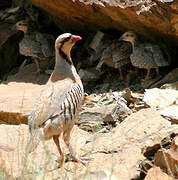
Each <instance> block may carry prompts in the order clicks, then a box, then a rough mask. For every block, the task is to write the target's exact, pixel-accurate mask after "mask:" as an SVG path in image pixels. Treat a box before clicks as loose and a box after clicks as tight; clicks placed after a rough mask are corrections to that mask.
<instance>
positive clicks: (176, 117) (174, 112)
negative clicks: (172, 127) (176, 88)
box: [159, 104, 178, 124]
mask: <svg viewBox="0 0 178 180" xmlns="http://www.w3.org/2000/svg"><path fill="white" fill-rule="evenodd" d="M159 113H160V114H161V115H162V116H164V117H165V118H166V119H168V120H170V121H171V122H172V123H174V124H178V104H174V105H171V106H169V107H165V108H164V109H161V110H159Z"/></svg>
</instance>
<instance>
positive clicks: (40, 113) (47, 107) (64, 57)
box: [27, 33, 84, 163]
mask: <svg viewBox="0 0 178 180" xmlns="http://www.w3.org/2000/svg"><path fill="white" fill-rule="evenodd" d="M81 39H82V38H81V37H80V36H75V35H72V34H70V33H64V34H62V35H60V36H59V37H58V38H57V39H56V42H55V54H56V55H55V61H56V62H55V68H54V71H53V73H52V74H51V76H50V78H49V80H48V82H47V87H46V88H45V89H44V90H43V91H42V92H41V95H40V98H39V100H38V101H37V103H36V105H35V108H34V109H33V110H32V112H31V113H30V115H29V117H28V124H29V129H30V133H31V139H30V141H29V143H28V145H27V152H32V151H34V150H35V148H36V147H37V146H38V144H39V142H40V140H49V139H51V138H53V140H54V142H55V144H56V146H57V148H58V151H59V154H60V161H63V157H64V155H63V152H62V151H61V148H60V145H59V136H60V135H61V134H63V139H64V142H65V143H66V145H67V146H68V148H69V151H70V152H71V155H72V157H73V159H74V160H75V161H77V162H82V163H84V160H82V159H80V158H79V157H78V156H77V155H76V154H75V153H74V151H73V150H72V147H71V146H70V144H69V140H70V133H71V130H72V128H73V126H74V123H75V120H76V118H77V115H78V113H79V109H80V106H81V103H82V99H83V96H84V90H83V85H82V82H81V80H80V77H79V75H78V74H77V72H76V69H75V67H74V65H73V62H72V59H71V55H70V51H71V48H72V47H73V45H74V44H75V42H76V41H78V40H81Z"/></svg>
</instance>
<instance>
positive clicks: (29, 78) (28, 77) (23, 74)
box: [6, 61, 50, 84]
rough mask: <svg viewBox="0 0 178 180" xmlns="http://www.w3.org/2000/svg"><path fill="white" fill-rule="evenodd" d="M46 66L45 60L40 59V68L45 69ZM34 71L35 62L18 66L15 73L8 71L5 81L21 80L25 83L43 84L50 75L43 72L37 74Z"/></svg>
mask: <svg viewBox="0 0 178 180" xmlns="http://www.w3.org/2000/svg"><path fill="white" fill-rule="evenodd" d="M22 66H23V65H22ZM46 67H47V62H46V61H41V62H40V68H41V69H42V71H43V70H45V69H46ZM35 71H36V65H35V63H33V64H28V65H25V66H24V67H22V68H19V72H18V73H16V74H12V73H11V72H10V73H8V74H7V76H8V77H7V81H6V82H23V83H24V82H26V83H34V84H45V83H46V82H47V81H48V79H49V76H50V75H47V74H45V73H42V74H39V75H37V74H35V73H34V72H35Z"/></svg>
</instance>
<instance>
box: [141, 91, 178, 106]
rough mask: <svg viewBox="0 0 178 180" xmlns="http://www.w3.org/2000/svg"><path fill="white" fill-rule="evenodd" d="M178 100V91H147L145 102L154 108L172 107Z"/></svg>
mask: <svg viewBox="0 0 178 180" xmlns="http://www.w3.org/2000/svg"><path fill="white" fill-rule="evenodd" d="M177 98H178V91H176V90H172V89H158V88H153V89H145V93H144V98H143V101H144V102H145V103H146V104H147V105H149V106H150V107H152V108H164V107H167V106H169V105H172V104H173V103H175V102H176V100H177Z"/></svg>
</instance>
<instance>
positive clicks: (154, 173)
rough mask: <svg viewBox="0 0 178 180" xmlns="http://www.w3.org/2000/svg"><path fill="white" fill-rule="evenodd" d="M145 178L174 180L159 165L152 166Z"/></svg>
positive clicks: (150, 179) (149, 179)
mask: <svg viewBox="0 0 178 180" xmlns="http://www.w3.org/2000/svg"><path fill="white" fill-rule="evenodd" d="M145 180H174V179H173V178H172V177H170V176H168V175H167V174H166V173H164V172H163V171H162V170H161V169H160V168H159V167H156V166H154V167H153V168H151V169H150V170H149V171H148V173H147V175H146V177H145Z"/></svg>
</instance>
